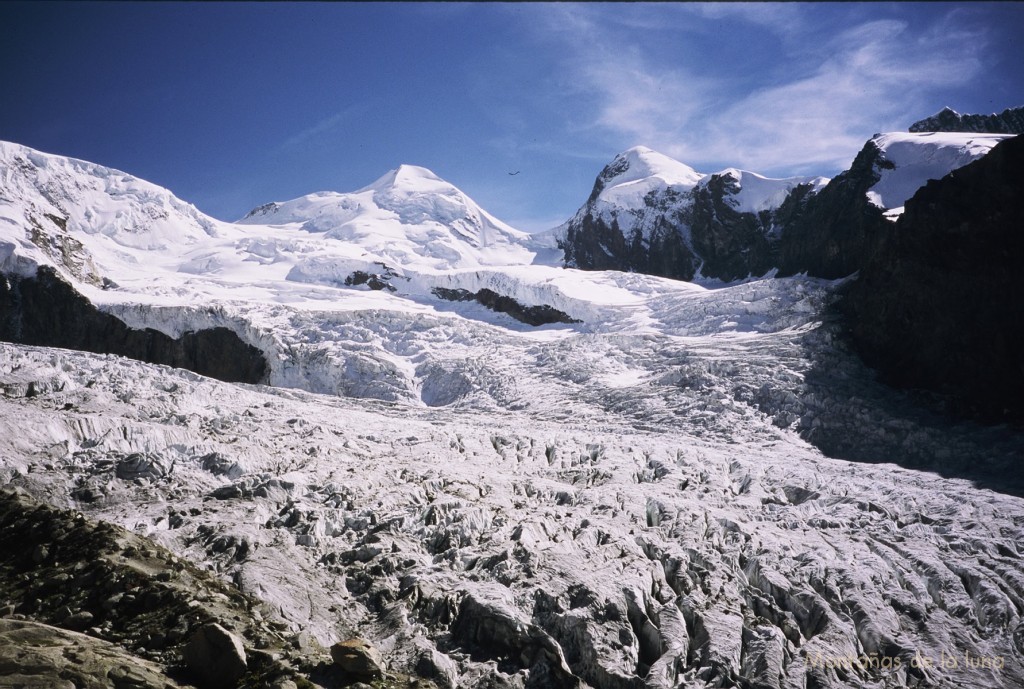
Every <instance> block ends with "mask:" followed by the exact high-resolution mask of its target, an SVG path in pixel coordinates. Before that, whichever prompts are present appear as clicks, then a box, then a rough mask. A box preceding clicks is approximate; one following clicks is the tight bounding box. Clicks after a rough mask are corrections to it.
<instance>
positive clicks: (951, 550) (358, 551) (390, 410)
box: [0, 144, 1024, 689]
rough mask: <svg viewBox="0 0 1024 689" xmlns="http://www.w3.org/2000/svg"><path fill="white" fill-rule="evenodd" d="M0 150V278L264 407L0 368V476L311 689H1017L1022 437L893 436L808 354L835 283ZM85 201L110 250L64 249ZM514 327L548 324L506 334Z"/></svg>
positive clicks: (929, 421) (4, 354) (828, 360)
mask: <svg viewBox="0 0 1024 689" xmlns="http://www.w3.org/2000/svg"><path fill="white" fill-rule="evenodd" d="M4 146H7V147H10V148H5V149H4V150H5V151H8V150H13V151H15V153H13V154H12V158H11V160H15V159H18V160H23V161H26V162H24V163H17V162H16V163H15V164H13V165H8V164H7V163H5V169H4V171H3V173H2V174H3V179H4V180H5V185H6V186H5V187H4V196H3V199H0V218H3V220H2V221H0V252H3V253H0V256H3V257H4V258H3V261H4V264H3V266H4V271H6V272H7V273H8V275H13V274H14V271H15V270H17V271H20V272H18V273H17V275H18V276H21V277H25V276H29V275H35V274H36V270H37V269H38V267H39V266H45V267H48V268H49V269H50V270H52V271H53V273H54V274H55V275H57V276H59V277H60V278H61V279H62V280H64V281H66V283H67V284H68V285H71V286H73V287H74V289H76V290H78V291H79V292H80V293H81V294H82V295H85V296H86V297H88V298H89V299H90V300H92V302H93V303H94V304H95V305H96V306H97V307H99V309H101V310H102V311H103V312H104V313H107V314H111V315H113V316H116V317H117V318H119V319H120V320H121V321H123V323H125V324H127V325H129V326H135V327H149V328H153V329H155V330H157V331H159V332H161V333H163V334H165V335H166V336H168V337H179V336H181V335H183V334H184V333H186V332H189V331H193V332H198V331H204V330H208V329H210V328H213V327H222V328H225V329H228V330H230V331H231V332H232V333H234V334H235V335H236V336H237V337H238V338H239V339H240V341H242V342H244V343H245V344H246V345H247V346H251V347H254V348H256V349H257V350H258V351H259V352H261V353H262V355H263V356H264V357H265V360H266V362H267V365H268V369H267V372H266V376H265V378H264V381H263V382H264V383H269V385H266V384H262V385H252V384H231V383H226V382H223V381H217V380H213V379H210V378H205V377H202V376H199V375H196V374H194V373H190V372H187V371H182V370H179V369H175V368H169V367H165V366H155V365H151V364H146V363H142V362H138V361H131V360H128V359H122V358H118V357H111V356H107V355H104V354H90V353H82V352H75V351H70V350H59V349H51V348H45V347H33V346H26V345H21V344H0V392H2V394H0V457H2V458H3V459H2V461H0V481H2V482H3V483H4V484H10V485H13V486H17V487H21V488H23V489H24V490H27V491H29V492H30V493H32V494H33V495H35V496H37V497H39V498H41V499H43V500H45V501H47V502H50V503H52V504H55V505H57V506H60V507H68V508H73V509H74V510H77V511H80V512H81V513H83V514H84V515H86V516H88V517H90V518H99V519H103V520H107V521H110V522H114V523H116V524H118V525H120V526H123V527H125V528H128V529H130V530H133V531H135V532H136V534H137V535H139V536H145V537H147V538H149V539H151V540H152V541H154V542H155V543H156V544H158V545H160V546H164V547H166V548H168V549H170V550H171V551H172V552H174V553H175V554H176V555H177V557H180V558H183V559H187V560H190V561H192V562H194V563H197V564H199V565H200V566H202V567H204V568H206V569H208V570H210V571H211V572H213V573H216V574H217V575H218V576H219V577H220V578H221V579H223V580H224V581H226V582H230V583H231V584H232V585H233V586H234V587H236V588H237V589H239V590H240V591H242V592H243V593H245V594H248V595H250V596H252V597H254V598H255V599H257V600H258V601H260V604H259V606H258V610H257V611H258V613H259V617H260V619H261V620H269V621H270V623H272V626H273V628H274V629H276V630H277V631H278V633H279V637H278V640H277V641H274V642H272V644H271V646H270V647H269V648H263V649H257V648H247V651H249V652H250V653H251V654H252V657H262V656H260V653H265V654H270V655H275V654H276V655H277V656H281V657H285V658H292V657H293V656H295V654H299V655H302V656H303V657H305V658H306V659H307V662H306V664H302V663H299V662H297V661H296V664H295V670H296V672H298V673H300V674H303V676H304V677H305V678H306V679H313V680H314V681H319V680H318V677H319V675H317V674H316V672H314V671H313V670H315V669H316V668H317V667H320V665H318V663H320V662H321V661H322V660H323V659H324V658H327V657H328V656H327V652H326V651H325V648H327V647H329V646H330V645H331V644H333V643H334V642H336V641H339V640H343V639H349V638H351V637H361V638H363V639H367V640H369V642H371V643H372V644H373V645H374V646H375V647H376V648H377V649H379V651H380V653H381V654H382V658H383V661H384V662H385V664H386V665H387V667H388V670H389V672H395V673H398V672H402V673H414V674H416V675H418V676H420V677H422V678H424V679H425V680H429V681H431V682H433V683H434V684H436V685H437V686H442V687H465V688H467V689H468V688H470V687H484V686H489V687H508V688H523V687H552V688H557V687H594V688H601V689H605V688H618V687H636V688H639V687H777V688H780V689H781V688H782V687H864V688H869V687H870V688H872V689H874V688H876V687H907V686H920V687H925V686H936V687H939V686H957V685H958V684H959V685H962V686H985V687H1005V688H1007V689H1009V688H1011V687H1017V686H1020V685H1021V683H1022V682H1024V598H1022V591H1024V564H1022V562H1024V560H1022V557H1021V556H1022V554H1024V553H1022V548H1024V500H1022V499H1021V498H1020V497H1019V495H1020V494H1021V492H1022V491H1021V486H1020V485H1019V481H1018V484H1013V483H1012V479H1013V477H1014V476H1019V466H1018V462H1019V458H1020V457H1021V456H1022V455H1024V445H1022V442H1021V439H1020V436H1019V434H1015V433H1014V432H1012V431H1011V430H1009V429H1007V428H991V427H990V428H981V427H975V426H971V425H969V424H960V425H956V426H950V425H949V424H945V423H942V422H941V420H937V419H935V418H933V417H930V416H928V415H927V414H925V413H924V412H913V411H908V409H913V407H910V406H908V405H907V404H906V400H905V398H904V397H902V396H901V395H902V393H896V392H894V391H892V390H889V389H888V388H885V387H883V386H881V385H879V384H878V383H877V382H876V381H875V380H874V377H873V375H872V374H871V372H870V371H869V370H867V369H865V368H864V367H863V366H862V365H861V364H860V363H859V361H858V360H857V359H856V358H855V357H854V356H853V355H852V354H850V353H849V352H848V351H847V350H846V349H845V348H844V347H843V346H842V345H841V343H839V342H838V338H837V326H836V324H834V323H831V322H829V321H828V318H827V316H826V309H825V307H826V306H827V305H828V304H829V303H830V301H831V300H832V299H833V292H834V289H835V287H836V284H837V283H835V282H832V281H826V280H820V279H815V278H808V277H806V276H796V277H791V278H784V279H772V280H749V281H742V282H737V283H734V284H729V285H726V286H722V287H716V288H709V287H708V286H702V285H698V284H692V283H687V282H680V281H676V280H670V279H666V278H661V277H655V276H650V275H643V274H639V273H628V272H619V271H611V270H609V271H580V270H573V269H562V268H556V267H553V266H549V265H542V264H539V263H535V262H536V261H537V256H538V253H537V252H538V251H539V250H538V249H537V248H536V247H537V246H538V244H536V243H533V242H532V240H531V239H530V238H528V237H524V235H522V234H521V233H518V232H516V231H515V230H514V229H512V228H509V227H508V226H506V225H504V224H502V223H501V222H500V221H498V220H496V219H494V218H493V217H491V216H489V215H487V214H486V212H485V211H483V210H482V209H479V207H478V206H476V205H475V204H474V203H473V202H472V201H471V200H470V199H468V197H465V195H464V194H462V193H461V192H459V191H458V190H457V189H455V188H454V187H453V186H451V185H449V184H448V183H446V182H443V180H440V179H439V178H437V177H436V175H433V173H430V172H429V171H426V170H424V169H422V168H411V167H403V168H399V169H398V170H396V171H394V172H392V173H389V175H386V176H385V177H383V178H381V179H380V180H378V181H377V182H375V183H374V184H372V185H370V186H368V187H366V188H364V189H362V190H359V191H356V192H352V193H349V194H335V193H333V192H331V193H321V194H314V195H311V196H307V197H303V198H302V199H296V200H294V201H288V202H280V203H273V204H268V205H266V206H263V207H261V208H259V209H257V210H256V211H254V212H253V213H252V214H250V216H248V217H247V218H246V219H245V220H244V221H243V222H241V223H237V224H232V223H221V222H219V221H216V220H213V219H208V218H205V216H202V215H201V214H198V211H195V210H194V209H191V210H189V208H190V207H188V206H187V205H186V204H183V205H181V206H179V205H177V204H176V203H175V202H174V201H171V200H170V198H171V197H169V192H163V194H167V195H163V194H161V193H158V192H155V191H153V190H152V189H150V188H149V187H147V186H145V185H144V183H142V182H141V181H138V180H134V178H127V177H126V176H124V175H123V174H122V173H113V172H112V171H108V170H106V169H101V170H97V169H95V168H86V167H82V165H80V164H78V163H76V162H74V161H68V160H67V159H62V158H59V157H57V156H44V154H39V153H35V152H28V151H27V150H23V149H20V148H15V147H13V146H12V145H7V144H5V145H4ZM645 156H646V157H647V158H650V157H651V156H648V155H647V154H646V153H644V152H643V151H638V152H637V159H638V160H639V159H640V158H644V157H645ZM34 158H39V159H40V160H44V161H45V166H46V168H48V169H49V168H52V169H60V170H62V171H64V172H63V173H62V175H64V176H63V177H58V176H53V177H50V178H48V180H49V181H47V182H38V183H37V182H36V180H37V179H40V177H39V174H38V173H36V172H35V171H34V168H33V167H32V166H34V165H35V166H37V167H38V165H37V164H36V163H33V162H32V161H33V159H34ZM5 160H7V159H6V158H5ZM655 162H657V161H655ZM652 165H653V163H652ZM19 166H20V167H19ZM21 168H24V169H21ZM663 172H664V174H665V175H666V176H668V175H669V173H671V174H672V175H674V177H672V178H671V179H670V180H669V182H670V184H669V185H668V186H669V187H671V186H672V185H679V184H683V185H690V186H689V187H687V188H688V189H690V190H693V189H698V188H699V187H700V186H701V185H702V184H706V183H709V182H710V180H708V181H707V182H705V181H704V179H703V178H697V179H692V178H691V177H688V176H687V175H688V173H686V171H685V170H681V169H678V168H672V169H669V170H663ZM749 174H750V173H738V172H737V173H736V174H731V173H730V174H723V175H722V176H721V178H720V179H721V181H722V182H721V183H722V184H723V190H724V189H725V187H729V188H732V187H734V186H735V185H734V184H733V182H738V184H739V189H746V190H747V192H748V193H750V194H752V193H753V192H755V191H757V190H758V189H759V187H758V184H759V180H758V178H754V177H748V175H749ZM647 177H649V175H647V176H645V178H647ZM609 179H610V180H611V179H612V178H611V177H610V178H609ZM103 180H108V181H109V180H114V181H113V182H108V181H103ZM620 181H621V180H620ZM115 182H116V185H117V191H118V194H116V195H115V196H114V197H113V198H114V199H115V200H116V202H117V203H125V204H128V207H129V208H130V209H131V212H130V213H129V215H130V217H131V218H132V220H131V223H130V230H131V231H130V233H129V232H128V229H127V228H125V229H118V230H117V231H109V232H108V231H105V230H104V229H103V227H104V226H103V225H97V226H95V227H96V230H97V231H95V232H91V231H90V228H92V227H93V226H90V225H88V224H79V221H78V220H77V219H78V218H87V217H96V215H97V214H98V213H99V212H100V210H102V209H105V208H107V204H110V203H115V200H109V199H107V198H106V197H104V196H103V194H104V193H105V192H103V191H102V190H103V188H104V187H103V185H104V184H107V183H111V184H114V183H115ZM691 182H692V184H691ZM769 186H771V185H767V184H766V185H763V188H762V189H761V192H765V193H761V192H758V193H759V194H760V195H759V196H758V197H757V199H766V200H767V201H766V202H768V203H773V202H772V201H771V199H772V198H774V197H773V196H772V194H774V193H775V191H772V192H771V193H767V191H766V189H767V188H768V187H769ZM772 188H773V189H774V187H772ZM76 189H78V190H81V189H88V190H90V191H89V192H88V193H86V192H84V191H81V192H75V191H74V190H76ZM735 191H736V190H735V189H733V191H731V192H730V193H728V194H726V195H725V196H723V199H725V200H727V201H728V199H730V198H732V199H733V200H734V201H735V202H736V203H735V204H732V203H730V205H736V204H738V205H739V206H742V207H743V208H747V207H748V206H749V207H750V208H753V209H754V210H757V207H758V204H759V202H758V200H757V199H755V198H754V197H753V196H749V197H747V196H743V195H742V194H738V193H733V192H735ZM73 192H74V193H73ZM75 194H78V196H77V197H76V196H75ZM177 203H181V202H177ZM744 204H746V205H744ZM90 209H91V210H90ZM161 213H165V214H166V215H164V216H162V217H159V218H154V217H153V215H154V214H155V215H160V214H161ZM179 213H180V214H182V216H183V217H182V218H181V219H180V220H179V219H178V216H177V215H176V214H179ZM47 214H49V215H53V216H54V217H56V218H60V219H61V222H58V221H56V220H52V219H51V220H47V219H46V217H47ZM112 217H118V216H117V215H116V211H115V212H114V215H113V216H112ZM120 217H126V216H125V215H122V216H120ZM30 218H35V219H36V220H37V221H38V224H39V225H41V226H42V227H44V228H45V230H46V233H47V236H48V237H50V239H48V240H46V241H38V242H37V241H33V240H32V239H31V233H32V231H33V228H34V227H35V225H33V223H32V221H31V220H30ZM147 218H149V220H147ZM190 218H191V220H190ZM83 222H84V221H83ZM164 222H171V223H178V222H180V223H182V224H183V225H182V226H183V227H186V228H192V229H190V230H188V232H187V233H186V234H187V238H186V239H185V240H183V241H181V242H171V241H168V240H167V239H166V237H167V234H166V233H165V232H164V229H163V228H164V227H165V226H164V225H162V224H161V223H164ZM193 222H194V224H190V223H193ZM46 223H49V224H46ZM61 223H63V226H62V224H61ZM182 232H183V233H185V230H182ZM126 233H127V234H126ZM151 234H152V236H150V235H151ZM128 235H130V237H129V236H128ZM126 237H127V238H126ZM62 247H65V248H64V249H62ZM86 258H88V261H89V262H88V263H87V262H86ZM83 266H87V267H88V269H87V270H86V269H84V268H82V267H83ZM487 293H490V294H494V295H498V296H501V297H504V298H505V299H507V300H510V301H512V302H515V304H518V305H519V307H520V310H519V311H516V308H515V307H512V306H509V308H508V310H506V311H500V310H496V309H494V308H493V306H494V305H495V304H497V303H499V302H498V301H497V300H496V299H491V298H488V297H487V296H486V295H487ZM444 294H448V295H449V296H451V295H452V294H454V295H457V296H458V297H459V298H445V297H444V296H440V295H444ZM481 294H484V298H483V299H482V300H481V299H479V298H478V297H480V295H481ZM459 295H461V296H464V295H473V299H462V298H461V296H459ZM501 303H502V304H505V305H508V304H507V302H501ZM539 307H547V308H549V309H551V310H552V311H557V312H559V313H562V314H564V315H565V316H566V317H567V319H566V320H557V319H556V320H553V321H552V322H546V323H544V324H542V325H532V324H530V323H529V322H523V320H521V319H517V318H516V317H515V314H516V313H519V314H520V315H521V314H524V313H526V314H528V313H537V312H531V311H528V309H531V308H539ZM7 315H8V314H6V313H5V314H4V317H5V318H6V316H7ZM821 447H824V448H826V449H827V450H828V451H829V454H832V455H839V456H848V457H855V458H856V459H858V460H860V461H858V462H851V461H845V460H842V459H837V458H835V457H829V456H826V455H825V454H823V452H822V451H821V450H820V449H819V448H821ZM918 467H927V468H928V469H929V470H928V471H925V470H921V469H920V468H918ZM993 488H995V489H998V490H993ZM47 547H49V548H59V547H60V544H57V545H56V546H47ZM56 552H59V551H56ZM42 590H43V589H42V588H40V591H42ZM122 600H124V598H121V599H118V600H115V601H113V602H112V603H110V605H111V606H112V608H113V609H117V610H119V609H120V608H117V607H116V606H119V605H122V603H120V602H119V601H122ZM49 601H50V598H48V597H46V596H43V595H42V594H40V596H38V603H39V607H38V610H39V611H41V612H39V613H38V614H40V615H44V614H45V615H49V616H51V617H52V618H54V619H57V618H60V619H63V612H62V611H59V610H52V611H51V610H48V609H47V607H46V606H47V605H48V604H49ZM2 602H3V601H0V603H2ZM12 602H13V601H12ZM25 609H26V610H27V609H28V608H25ZM98 609H99V610H102V608H101V607H100V608H98ZM58 613H60V614H58ZM69 619H70V617H69ZM103 622H104V621H103V620H102V619H99V620H97V623H96V626H95V627H94V628H93V629H92V630H90V633H91V634H95V635H98V636H99V637H100V638H106V637H105V636H104V635H108V636H110V635H111V634H112V633H113V632H112V630H111V628H110V627H109V626H107V627H105V626H104V624H103ZM222 623H223V624H225V625H227V626H228V627H230V626H231V625H232V622H231V620H230V618H227V619H224V620H222ZM151 641H152V639H148V640H147V641H146V643H147V644H148V643H150V642H151ZM275 644H276V645H275ZM140 647H141V648H143V650H133V652H137V653H140V654H148V653H151V649H150V648H149V647H148V646H145V645H142V646H140ZM133 648H134V647H133ZM152 652H153V653H155V652H156V651H152ZM146 657H147V658H148V657H149V656H148V655H147V656H146ZM161 657H162V656H161ZM173 660H174V659H173V658H170V657H169V658H168V661H169V662H170V661H173ZM323 662H328V663H329V660H325V661H323ZM303 668H312V669H311V670H310V671H309V672H307V671H305V670H304V669H303Z"/></svg>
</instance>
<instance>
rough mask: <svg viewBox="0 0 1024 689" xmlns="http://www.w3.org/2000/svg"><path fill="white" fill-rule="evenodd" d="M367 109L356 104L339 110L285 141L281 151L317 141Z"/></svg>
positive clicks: (365, 106) (363, 105)
mask: <svg viewBox="0 0 1024 689" xmlns="http://www.w3.org/2000/svg"><path fill="white" fill-rule="evenodd" d="M367 108H368V104H366V103H356V104H354V105H350V106H349V107H347V108H344V109H343V110H339V111H338V112H336V113H334V114H333V115H330V116H329V117H325V118H323V119H322V120H320V121H319V122H317V123H315V124H313V125H311V126H309V127H307V128H306V129H303V130H302V131H300V132H297V133H296V134H294V135H292V136H290V137H288V138H287V139H285V141H284V143H282V144H281V149H282V150H286V149H293V148H297V147H299V146H301V145H302V144H304V143H306V142H307V141H310V140H315V139H318V138H320V137H321V136H323V135H324V134H328V133H330V132H332V131H334V130H335V129H337V128H338V127H339V126H341V125H342V124H343V123H345V122H346V121H351V120H352V119H354V118H355V117H356V116H357V115H360V114H362V113H364V112H365V111H366V110H367Z"/></svg>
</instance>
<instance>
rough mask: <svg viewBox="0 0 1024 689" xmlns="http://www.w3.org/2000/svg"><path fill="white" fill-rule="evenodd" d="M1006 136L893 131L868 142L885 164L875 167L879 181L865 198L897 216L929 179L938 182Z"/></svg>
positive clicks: (980, 155) (1007, 135) (1007, 136)
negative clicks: (937, 180) (873, 145)
mask: <svg viewBox="0 0 1024 689" xmlns="http://www.w3.org/2000/svg"><path fill="white" fill-rule="evenodd" d="M1010 136H1011V135H1009V134H975V133H959V132H924V133H906V132H894V133H890V134H879V135H878V136H876V137H874V138H873V139H871V140H872V141H873V142H874V143H875V145H876V146H877V147H878V149H879V151H881V154H882V158H883V159H884V161H886V163H884V164H881V165H876V171H877V172H878V173H879V175H880V179H879V180H878V182H877V183H876V184H875V185H874V186H873V187H871V189H870V190H869V191H868V199H869V200H870V201H871V203H873V204H874V205H876V206H878V207H879V208H884V209H887V210H891V211H893V212H891V213H887V214H886V216H887V217H889V218H890V219H891V220H894V219H895V218H896V217H898V216H899V214H900V212H901V210H902V208H903V205H904V204H905V203H906V201H907V199H909V198H910V197H911V196H913V195H914V193H915V192H916V191H917V190H918V189H920V188H921V187H923V186H924V185H925V184H926V183H927V182H928V180H930V179H941V178H943V177H945V176H946V175H948V174H949V173H950V172H952V171H953V170H955V169H957V168H959V167H963V166H964V165H967V164H968V163H971V162H973V161H975V160H977V159H978V158H981V157H982V156H984V155H985V154H986V153H988V152H989V151H990V150H992V147H993V146H995V145H996V144H997V143H999V142H1000V141H1003V140H1004V139H1008V138H1010Z"/></svg>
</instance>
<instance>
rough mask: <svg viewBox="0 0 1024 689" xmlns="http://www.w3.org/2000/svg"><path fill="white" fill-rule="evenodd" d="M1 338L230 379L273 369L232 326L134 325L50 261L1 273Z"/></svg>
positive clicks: (255, 377) (244, 379)
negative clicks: (168, 330)
mask: <svg viewBox="0 0 1024 689" xmlns="http://www.w3.org/2000/svg"><path fill="white" fill-rule="evenodd" d="M0 340H4V341H6V342H14V343H17V344H27V345H37V346H42V347H62V348H64V349H77V350H82V351H86V352H94V353H97V354H117V355H119V356H124V357H128V358H130V359H137V360H139V361H145V362H147V363H151V364H164V365H166V366H174V367H176V368H184V369H187V370H189V371H194V372H195V373H199V374H201V375H204V376H209V377H210V378H217V379H219V380H223V381H226V382H229V383H259V382H262V381H263V380H264V379H265V378H266V375H267V373H268V372H269V369H268V366H267V362H266V359H264V357H263V354H262V352H260V350H259V349H257V348H256V347H253V346H252V345H248V344H246V343H245V342H243V341H242V340H241V339H240V338H239V337H238V335H237V334H235V333H234V332H233V331H231V330H229V329H227V328H212V329H209V330H201V331H199V332H188V333H185V334H184V335H182V336H181V337H179V338H177V339H175V338H172V337H169V336H167V335H165V334H163V333H161V332H159V331H157V330H152V329H150V328H147V329H145V330H136V329H134V328H129V327H128V326H127V325H125V323H124V322H123V321H121V320H119V319H118V318H115V317H114V316H112V315H110V314H107V313H103V312H101V311H100V310H99V309H97V308H96V307H95V306H93V304H92V303H91V302H90V301H89V300H88V299H86V298H85V297H84V296H82V295H81V294H79V293H78V292H76V291H75V290H74V288H72V287H71V285H69V284H68V283H66V282H64V281H63V280H61V279H60V277H59V276H58V275H57V273H56V272H55V271H54V270H53V269H52V268H49V267H47V266H43V267H40V268H39V270H38V271H37V273H36V275H35V277H31V278H24V277H18V276H13V275H0Z"/></svg>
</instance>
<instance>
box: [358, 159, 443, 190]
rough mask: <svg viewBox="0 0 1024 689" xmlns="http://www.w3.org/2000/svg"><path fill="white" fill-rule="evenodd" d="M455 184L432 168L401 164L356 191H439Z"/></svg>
mask: <svg viewBox="0 0 1024 689" xmlns="http://www.w3.org/2000/svg"><path fill="white" fill-rule="evenodd" d="M454 186H455V185H453V184H451V183H449V182H446V181H445V180H443V179H441V178H440V177H438V176H437V174H435V173H434V172H433V171H432V170H428V169H427V168H425V167H420V166H419V165H399V166H398V167H397V168H395V169H394V170H390V171H388V172H387V173H385V174H384V175H381V176H380V177H379V178H378V179H377V180H376V181H374V182H373V183H372V184H369V185H367V186H365V187H363V188H362V189H359V190H358V191H356V192H355V193H356V194H358V193H360V192H364V191H382V190H389V189H401V190H403V191H439V190H444V189H449V188H454Z"/></svg>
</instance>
